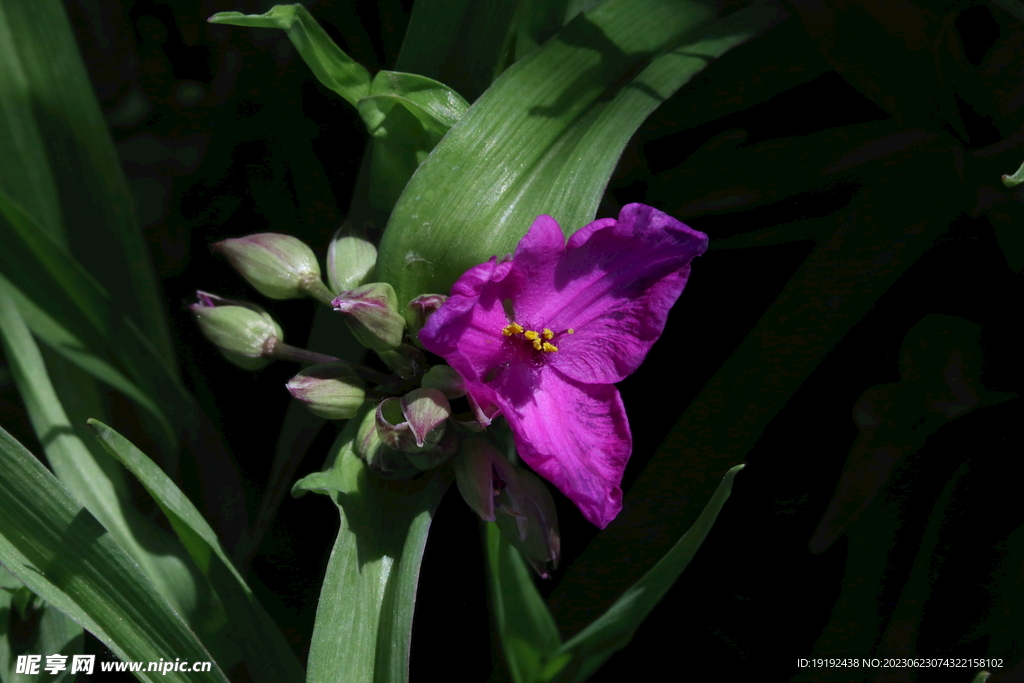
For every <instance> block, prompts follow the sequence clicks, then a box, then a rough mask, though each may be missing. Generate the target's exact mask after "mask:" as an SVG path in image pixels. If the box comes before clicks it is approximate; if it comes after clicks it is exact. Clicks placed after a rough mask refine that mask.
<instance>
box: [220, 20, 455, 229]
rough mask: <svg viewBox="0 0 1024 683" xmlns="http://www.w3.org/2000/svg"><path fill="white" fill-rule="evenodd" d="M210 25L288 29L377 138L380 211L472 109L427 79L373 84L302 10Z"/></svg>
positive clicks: (378, 79)
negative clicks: (469, 109) (463, 115)
mask: <svg viewBox="0 0 1024 683" xmlns="http://www.w3.org/2000/svg"><path fill="white" fill-rule="evenodd" d="M210 21H211V22H213V23H222V24H234V25H236V26H261V27H267V28H280V29H284V30H285V31H287V33H288V37H289V39H291V41H292V43H294V44H295V47H296V48H297V49H298V50H299V54H300V55H302V58H303V59H304V60H305V62H306V64H307V65H308V66H309V68H310V69H311V70H312V71H313V73H314V74H315V75H316V77H317V78H318V79H319V80H320V82H321V83H323V84H324V85H325V86H326V87H328V88H330V89H331V90H334V91H335V92H336V93H338V94H339V95H341V96H342V97H343V98H345V99H346V100H347V101H348V102H349V104H351V105H352V106H354V107H355V108H356V109H357V110H358V111H359V114H360V116H361V117H362V118H363V121H364V122H365V123H366V129H367V131H369V133H370V135H371V136H372V138H373V143H372V149H371V165H370V176H369V179H368V181H369V186H370V187H372V188H373V191H372V192H370V193H369V200H370V203H371V205H372V206H373V207H374V208H375V209H377V210H380V211H384V212H387V211H390V210H391V208H392V207H393V206H394V204H395V201H397V199H398V196H399V195H400V194H401V192H402V190H403V189H404V188H405V185H406V183H407V182H408V181H409V177H410V176H412V174H413V172H414V171H415V170H416V168H417V167H418V166H419V165H420V164H421V163H422V162H423V160H424V159H426V157H427V155H428V154H429V153H430V151H431V150H432V149H433V148H434V146H435V145H436V144H437V143H438V141H439V140H440V139H441V138H442V137H443V136H444V134H445V133H447V132H448V129H449V128H451V127H452V125H453V124H454V123H455V122H456V121H458V120H459V118H460V117H461V116H462V114H463V113H465V111H466V109H467V108H468V107H469V104H468V103H467V102H466V101H465V100H464V99H462V97H461V96H459V94H458V93H456V92H455V91H454V90H452V89H451V88H449V87H448V86H446V85H444V84H443V83H439V82H437V81H435V80H432V79H430V78H427V77H425V76H419V75H416V74H407V73H399V72H395V71H381V72H379V73H378V74H377V75H376V76H375V77H374V78H373V79H372V81H371V79H370V75H369V72H368V71H367V70H366V69H365V68H363V67H362V66H360V65H359V64H357V63H356V62H355V61H354V60H352V58H351V57H349V56H348V55H346V54H345V53H344V52H343V51H342V50H341V48H339V47H338V46H337V45H336V44H335V43H334V41H333V40H331V37H330V36H328V35H327V33H326V32H325V31H324V30H323V28H322V27H321V26H320V24H318V23H317V21H316V19H314V18H313V17H312V15H310V13H309V12H308V11H307V10H306V9H305V8H304V7H302V5H278V6H276V7H274V8H273V9H271V10H270V11H269V12H267V13H266V14H261V15H244V14H241V13H239V12H221V13H220V14H216V15H214V16H213V17H211V18H210Z"/></svg>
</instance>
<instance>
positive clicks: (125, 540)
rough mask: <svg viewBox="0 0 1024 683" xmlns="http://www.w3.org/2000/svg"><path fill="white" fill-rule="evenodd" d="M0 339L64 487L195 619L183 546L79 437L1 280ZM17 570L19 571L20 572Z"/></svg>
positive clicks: (81, 388) (83, 394)
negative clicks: (135, 502)
mask: <svg viewBox="0 0 1024 683" xmlns="http://www.w3.org/2000/svg"><path fill="white" fill-rule="evenodd" d="M0 341H2V344H3V349H4V353H5V356H6V359H7V362H8V363H9V365H10V368H11V373H12V374H13V375H14V380H15V383H16V384H17V386H18V390H19V392H20V394H21V397H22V400H23V401H24V403H25V408H26V410H27V411H28V414H29V419H30V420H31V422H32V427H33V429H34V431H35V433H36V435H37V436H38V438H39V441H40V442H41V443H42V444H43V448H44V449H45V451H46V456H47V460H48V461H49V463H50V466H51V467H52V468H53V470H54V472H55V473H56V474H57V476H58V477H59V478H60V479H61V481H62V483H63V485H64V486H67V487H68V488H69V489H71V491H72V492H73V494H74V495H75V497H76V498H77V499H78V500H80V501H82V502H83V503H84V504H85V506H86V507H87V508H88V509H89V512H90V513H92V514H94V515H95V516H96V518H97V519H99V520H100V522H101V523H102V524H103V526H104V527H105V528H106V529H107V530H108V531H109V533H110V535H111V537H112V538H113V539H114V540H115V541H116V542H117V543H118V544H119V545H120V547H121V548H123V549H124V551H125V552H127V553H128V554H129V555H130V556H131V557H132V559H133V560H134V561H135V562H137V563H138V564H139V566H140V567H141V568H142V570H143V571H144V572H145V573H146V575H147V576H148V577H149V579H150V580H151V581H152V582H153V584H154V585H155V586H157V588H158V589H159V590H160V592H161V593H162V594H163V596H164V597H165V598H166V599H167V600H168V601H170V602H171V604H172V605H173V606H174V609H175V610H176V611H177V612H178V613H179V614H184V615H192V614H193V613H194V612H195V611H196V608H197V605H198V604H199V603H198V602H197V598H199V597H201V596H198V595H197V585H196V581H195V578H196V577H195V576H194V575H193V572H194V571H195V569H194V568H193V567H190V566H189V564H190V563H185V562H183V561H182V559H183V556H184V552H183V549H182V548H180V547H179V546H177V544H176V543H175V542H174V541H173V539H172V538H170V537H167V536H166V534H164V532H162V531H161V530H160V529H159V528H157V527H156V526H155V525H153V524H152V523H151V522H149V521H148V520H146V519H144V518H142V517H141V516H139V514H138V513H137V512H136V511H135V509H134V508H133V507H132V506H131V504H130V502H129V501H130V500H131V498H130V495H129V492H128V489H127V485H126V482H125V481H124V476H123V473H122V472H121V471H120V468H119V467H118V466H117V464H116V462H114V461H113V460H111V459H110V458H109V457H108V456H107V455H106V454H105V453H103V451H102V449H98V450H97V451H96V452H93V451H91V450H90V449H89V448H88V446H87V445H86V443H85V442H84V441H83V440H82V438H81V436H80V435H79V434H78V432H76V430H75V426H74V425H73V424H72V423H71V421H70V420H69V419H68V415H67V413H66V412H65V409H64V407H63V405H62V404H61V401H60V399H59V398H58V394H57V391H56V390H55V388H54V385H53V383H52V382H51V380H50V377H49V375H48V374H47V371H46V364H45V363H44V361H43V357H42V355H41V354H40V352H39V348H38V347H37V346H36V344H35V342H34V340H33V339H32V335H31V334H30V333H29V331H28V328H27V326H26V325H25V322H24V320H23V319H22V318H21V316H20V315H19V313H18V309H17V307H16V306H15V304H14V301H13V300H12V298H11V297H10V295H9V293H8V290H7V289H6V287H4V286H3V283H2V282H0ZM56 379H57V381H58V382H68V383H71V384H75V385H76V388H77V391H78V394H79V397H78V398H76V400H79V401H81V402H82V403H83V404H85V405H87V404H90V403H91V404H94V405H95V404H98V403H99V401H98V399H95V398H90V397H88V396H87V394H88V393H89V392H88V390H89V389H90V388H91V387H90V386H89V384H88V383H87V382H86V383H82V382H76V381H75V378H74V377H73V376H71V375H69V373H67V372H61V373H60V374H59V375H57V376H56ZM83 421H84V420H83ZM80 426H81V427H84V424H83V425H80ZM97 448H98V447H97ZM11 569H12V571H15V573H17V570H16V569H15V568H13V567H12V568H11ZM26 583H29V582H26ZM29 585H32V584H31V583H29ZM37 592H38V591H37Z"/></svg>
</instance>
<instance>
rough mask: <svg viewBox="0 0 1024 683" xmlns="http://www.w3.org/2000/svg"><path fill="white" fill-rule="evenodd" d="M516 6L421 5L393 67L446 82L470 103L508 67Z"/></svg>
mask: <svg viewBox="0 0 1024 683" xmlns="http://www.w3.org/2000/svg"><path fill="white" fill-rule="evenodd" d="M517 4H521V3H517V2H514V1H513V0H492V1H491V2H486V3H484V2H474V1H473V0H419V2H416V3H415V4H414V5H413V8H412V16H411V17H410V18H409V27H408V29H407V30H406V34H405V40H404V41H403V42H402V50H401V52H400V53H399V54H398V62H397V63H396V65H395V68H396V69H397V70H399V71H411V72H415V73H418V74H423V75H424V76H428V77H430V78H433V79H436V80H438V81H441V82H442V83H447V84H448V85H449V86H451V87H452V88H454V89H455V90H457V91H458V92H460V93H462V94H463V95H464V96H465V97H466V99H468V100H469V101H471V102H472V101H473V100H475V99H476V98H477V97H479V96H480V93H482V92H483V91H484V90H486V89H487V87H488V86H489V85H490V84H491V81H493V80H494V79H495V78H496V77H497V76H498V74H499V73H501V70H502V68H503V67H504V65H505V63H506V62H507V55H508V52H509V50H510V49H511V48H512V45H511V43H510V41H508V40H507V39H506V36H507V34H508V32H509V28H510V24H511V23H512V18H513V14H514V12H515V10H516V5H517ZM559 27H560V26H559Z"/></svg>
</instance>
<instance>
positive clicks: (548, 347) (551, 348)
mask: <svg viewBox="0 0 1024 683" xmlns="http://www.w3.org/2000/svg"><path fill="white" fill-rule="evenodd" d="M533 343H534V344H536V343H537V342H533ZM541 349H543V350H544V351H557V350H558V347H557V346H555V345H554V344H551V343H549V342H544V344H543V345H542V346H541Z"/></svg>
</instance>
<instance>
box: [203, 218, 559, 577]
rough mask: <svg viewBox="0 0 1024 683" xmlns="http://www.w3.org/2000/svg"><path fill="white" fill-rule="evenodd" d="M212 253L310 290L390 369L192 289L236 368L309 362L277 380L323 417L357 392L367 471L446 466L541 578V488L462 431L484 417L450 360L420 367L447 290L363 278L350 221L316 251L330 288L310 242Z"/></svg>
mask: <svg viewBox="0 0 1024 683" xmlns="http://www.w3.org/2000/svg"><path fill="white" fill-rule="evenodd" d="M214 249H215V250H217V251H219V252H220V253H222V254H224V255H225V256H226V257H227V259H228V260H229V261H230V262H231V264H232V266H234V268H235V269H236V270H237V271H238V272H239V273H240V274H241V275H242V276H243V277H244V278H245V279H246V280H247V281H248V282H249V283H250V284H251V285H252V286H253V287H255V288H256V289H257V290H258V291H259V292H260V293H262V294H263V295H265V296H267V297H269V298H271V299H294V298H299V297H305V296H312V297H314V298H316V299H317V300H319V301H321V302H324V303H327V304H330V305H331V306H332V307H333V309H334V310H335V311H337V312H339V313H341V314H342V315H343V316H344V319H345V322H346V324H347V326H348V327H349V329H350V330H351V332H352V334H353V335H354V336H355V338H356V339H357V340H358V341H359V342H360V343H361V344H362V345H363V346H365V347H366V348H368V349H370V350H372V351H374V352H375V353H376V354H377V355H378V356H379V357H380V359H381V360H382V361H383V362H384V363H385V364H386V365H387V366H388V368H390V370H391V372H392V373H393V374H391V375H387V374H385V373H381V372H378V371H376V370H373V369H371V368H367V367H363V366H361V365H357V364H354V363H349V362H344V361H340V360H339V359H336V358H331V357H329V356H323V355H321V354H317V353H313V352H310V351H305V350H303V349H297V348H294V347H291V346H288V345H287V344H285V343H284V341H283V339H284V333H283V331H282V330H281V327H280V326H279V325H278V324H277V323H276V322H275V321H274V320H273V319H272V318H271V317H270V315H269V314H268V313H267V312H266V311H264V310H263V309H262V308H260V307H258V306H255V305H253V304H250V303H247V302H243V301H234V300H230V299H224V298H221V297H218V296H215V295H212V294H207V293H205V292H198V293H197V296H198V299H199V302H198V303H196V304H194V305H192V307H191V310H192V312H193V315H194V316H195V318H196V320H197V322H198V323H199V326H200V328H201V329H202V331H203V334H205V335H206V337H207V338H208V339H210V341H212V342H213V343H214V344H215V345H216V346H217V347H218V348H219V349H220V350H221V352H222V353H223V354H224V355H225V356H226V357H227V358H228V360H230V361H231V362H233V363H235V364H236V365H239V366H241V367H243V368H247V369H258V368H260V367H263V366H264V365H266V364H267V363H268V362H269V361H270V360H271V359H272V358H275V357H276V358H281V359H286V360H292V361H299V362H305V363H312V365H309V366H308V367H305V368H304V369H302V370H301V371H299V373H298V374H296V375H295V376H294V377H292V379H291V380H289V381H288V383H287V384H286V388H287V390H288V391H289V393H290V394H291V395H292V397H294V398H295V399H296V400H297V401H300V402H301V403H302V404H304V405H305V407H306V408H308V409H309V410H310V411H311V412H312V413H313V414H315V415H317V416H319V417H322V418H325V419H329V420H345V419H350V418H353V417H356V416H357V415H359V414H360V409H361V408H362V407H363V406H364V405H365V404H366V402H367V401H368V400H372V401H374V402H376V406H375V408H374V409H372V410H364V411H363V412H362V415H363V417H362V419H361V422H360V423H359V428H358V430H357V433H356V437H355V441H354V443H353V448H354V451H355V452H356V454H357V455H358V457H359V458H360V459H361V460H362V461H363V462H364V463H365V464H366V466H367V467H368V468H369V469H370V470H371V471H373V472H374V473H376V474H377V475H379V476H382V477H386V478H389V479H399V478H410V477H415V476H417V475H419V474H421V473H422V472H424V471H427V470H431V469H434V468H437V467H440V466H441V465H443V464H444V463H446V462H451V463H452V466H453V469H454V473H455V480H456V483H457V486H458V489H459V492H460V493H461V494H462V497H463V498H464V499H465V501H466V503H467V504H468V505H469V506H470V507H471V508H472V509H473V510H474V511H476V513H477V514H478V515H479V516H480V517H481V519H484V520H487V521H493V522H497V524H498V527H499V528H500V529H501V532H502V534H503V535H504V536H505V537H506V538H507V539H508V540H509V542H510V543H512V544H513V545H514V546H515V547H517V548H518V549H519V550H520V552H522V554H523V556H524V557H525V558H526V559H527V560H528V561H529V562H530V564H531V565H532V566H533V568H534V569H535V570H536V571H537V573H538V574H540V575H541V576H544V577H546V576H549V575H550V572H551V570H552V569H553V568H554V567H555V566H557V564H558V559H559V552H560V540H559V535H558V521H557V515H556V512H555V506H554V501H553V500H552V498H551V494H550V493H549V491H548V488H547V486H546V485H545V483H544V482H543V481H542V480H541V479H540V478H539V477H537V476H536V475H534V474H533V473H532V472H530V471H528V470H526V469H524V468H522V467H520V466H519V465H517V464H513V462H512V461H510V459H509V458H508V457H505V455H503V454H502V453H501V452H500V451H499V450H498V449H497V448H496V447H495V446H494V445H492V443H491V442H489V441H488V440H486V439H484V438H482V437H481V436H471V434H472V433H477V434H479V433H480V432H482V431H483V430H484V429H485V427H486V426H487V425H489V424H490V422H491V420H492V419H493V418H494V417H495V416H494V415H493V414H490V413H488V412H487V411H486V410H485V409H484V408H482V407H481V406H479V405H478V404H477V403H476V402H475V401H474V398H473V396H470V395H468V394H467V392H466V387H465V382H464V381H463V379H462V376H461V375H459V373H458V372H456V371H455V370H454V369H453V368H451V367H449V366H447V365H434V366H433V367H431V366H430V365H429V363H430V361H429V359H428V357H427V355H426V354H425V353H424V351H423V350H422V346H421V345H420V343H419V332H420V330H422V329H423V327H424V326H425V325H426V324H427V321H428V319H429V318H430V316H431V315H432V314H433V313H434V312H435V311H437V310H438V309H439V308H441V306H443V305H444V303H445V301H446V300H447V298H448V297H446V296H444V295H441V294H423V295H420V296H417V297H415V298H414V299H413V300H412V301H410V302H409V303H408V304H407V305H406V307H405V308H404V310H403V309H401V308H400V306H399V303H398V299H397V297H396V295H395V290H394V288H393V287H392V286H391V284H389V283H387V282H372V279H373V276H374V271H375V267H376V261H377V250H376V248H375V247H374V245H373V244H372V243H371V242H369V241H368V240H366V239H365V238H363V237H361V236H359V235H357V234H355V233H354V232H353V231H352V230H351V229H349V228H342V229H341V230H339V231H338V232H337V233H336V234H335V235H334V238H333V239H332V241H331V244H330V248H329V250H328V253H327V268H326V274H327V280H328V283H329V286H330V288H329V289H328V287H327V286H325V285H324V284H323V282H322V281H321V271H320V266H319V264H318V263H317V259H316V256H315V254H314V253H313V251H312V249H310V248H309V247H308V246H306V245H305V244H304V243H303V242H301V241H300V240H298V239H296V238H294V237H291V236H288V235H280V234H276V233H260V234H256V235H249V236H248V237H242V238H237V239H228V240H224V241H222V242H218V243H217V244H215V245H214ZM464 397H465V398H466V399H468V403H469V408H470V410H471V412H470V413H462V414H459V415H454V416H453V415H452V406H451V403H450V401H454V400H458V399H463V398H464ZM491 412H493V410H492V411H491ZM513 459H514V458H513Z"/></svg>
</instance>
